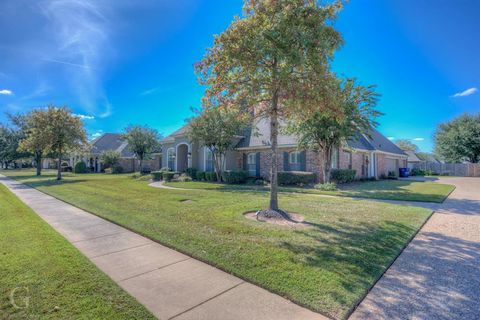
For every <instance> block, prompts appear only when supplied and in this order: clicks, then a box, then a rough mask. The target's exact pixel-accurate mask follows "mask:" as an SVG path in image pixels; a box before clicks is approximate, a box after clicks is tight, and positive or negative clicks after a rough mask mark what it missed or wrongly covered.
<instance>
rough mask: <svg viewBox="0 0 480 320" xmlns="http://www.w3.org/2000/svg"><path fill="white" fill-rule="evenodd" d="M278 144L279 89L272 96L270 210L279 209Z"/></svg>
mask: <svg viewBox="0 0 480 320" xmlns="http://www.w3.org/2000/svg"><path fill="white" fill-rule="evenodd" d="M277 145H278V91H275V92H274V94H273V98H272V112H270V150H271V156H272V163H271V168H270V204H269V206H268V209H269V210H272V211H278V210H279V209H278V175H277V171H278V166H277V160H278V159H277Z"/></svg>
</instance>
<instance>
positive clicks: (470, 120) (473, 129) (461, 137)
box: [434, 113, 480, 163]
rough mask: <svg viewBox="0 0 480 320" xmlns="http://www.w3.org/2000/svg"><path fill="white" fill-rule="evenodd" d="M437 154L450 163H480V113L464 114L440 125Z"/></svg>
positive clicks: (437, 131)
mask: <svg viewBox="0 0 480 320" xmlns="http://www.w3.org/2000/svg"><path fill="white" fill-rule="evenodd" d="M434 140H435V152H436V153H437V154H438V155H439V156H441V157H442V158H444V159H445V160H447V161H449V162H459V161H470V162H472V163H478V162H479V161H480V113H477V114H464V115H461V116H459V117H458V118H456V119H453V120H451V121H449V122H446V123H441V124H439V125H438V127H437V130H436V132H435V136H434Z"/></svg>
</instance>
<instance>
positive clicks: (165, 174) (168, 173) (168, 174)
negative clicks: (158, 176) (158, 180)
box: [162, 171, 175, 182]
mask: <svg viewBox="0 0 480 320" xmlns="http://www.w3.org/2000/svg"><path fill="white" fill-rule="evenodd" d="M174 175H175V172H171V171H163V172H162V178H163V180H165V181H167V182H168V181H172V179H173V176H174Z"/></svg>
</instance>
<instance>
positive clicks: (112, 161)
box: [100, 150, 120, 168]
mask: <svg viewBox="0 0 480 320" xmlns="http://www.w3.org/2000/svg"><path fill="white" fill-rule="evenodd" d="M100 160H101V161H102V164H103V166H104V167H105V168H113V167H114V166H115V165H117V164H118V163H119V162H120V152H118V151H114V150H107V151H104V152H102V154H101V155H100Z"/></svg>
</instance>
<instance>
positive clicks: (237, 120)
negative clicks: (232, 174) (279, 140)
mask: <svg viewBox="0 0 480 320" xmlns="http://www.w3.org/2000/svg"><path fill="white" fill-rule="evenodd" d="M196 113H197V116H196V117H193V118H191V119H190V120H189V122H188V131H187V135H188V137H189V139H190V140H191V141H194V142H197V143H199V144H200V145H201V146H205V147H207V148H208V149H209V150H210V151H211V152H212V155H213V163H214V167H215V172H216V174H217V181H222V170H223V167H224V165H225V160H226V154H227V151H229V150H232V149H233V148H234V138H235V136H237V135H239V134H240V133H241V131H242V129H244V128H246V127H247V126H248V125H249V123H250V117H249V114H248V113H247V112H241V111H240V110H239V109H234V108H223V107H218V106H217V107H211V108H203V109H202V110H197V111H196Z"/></svg>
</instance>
